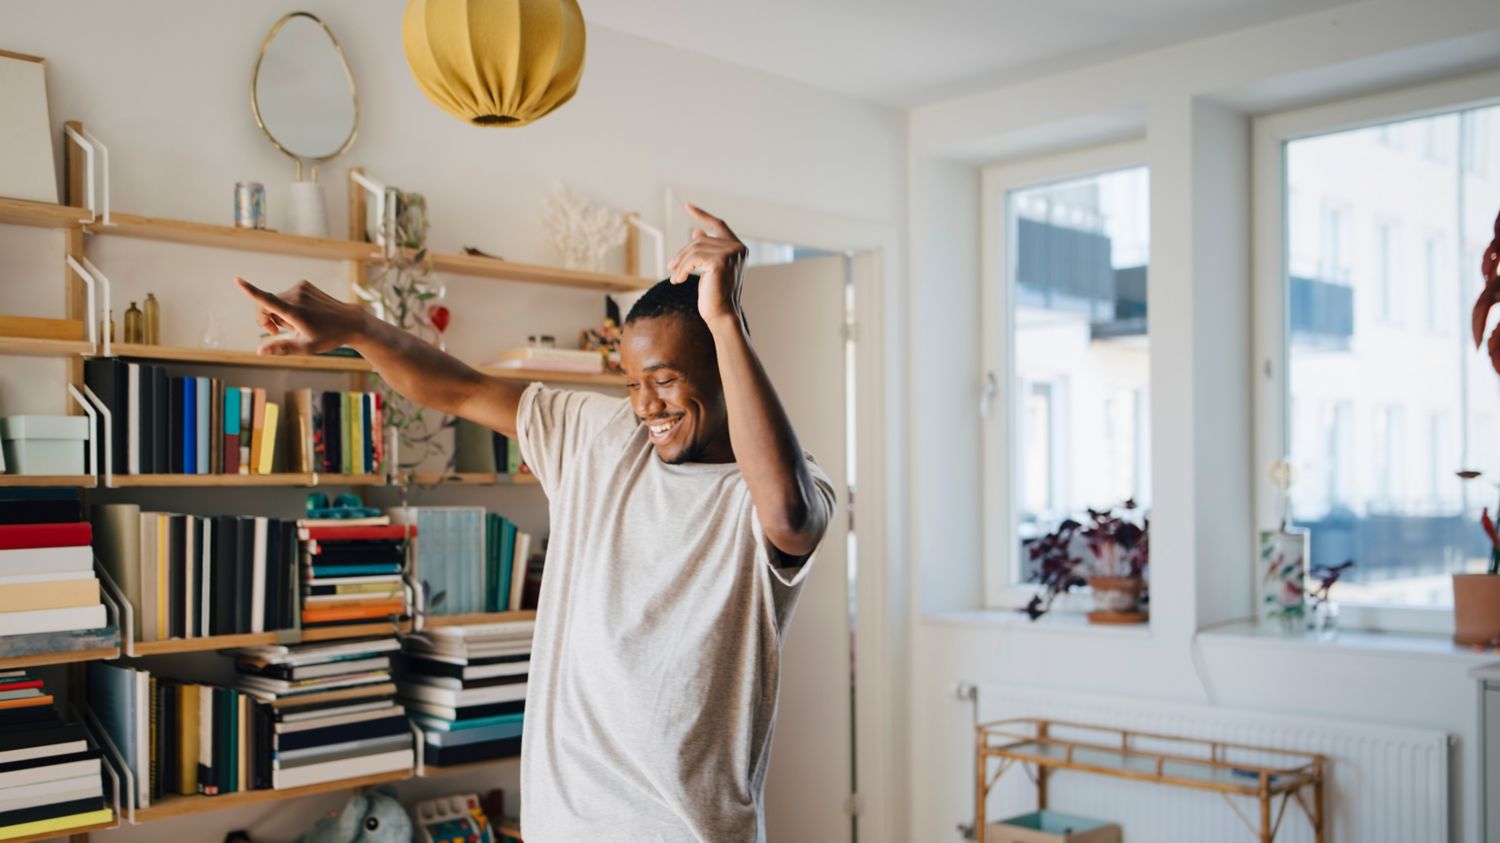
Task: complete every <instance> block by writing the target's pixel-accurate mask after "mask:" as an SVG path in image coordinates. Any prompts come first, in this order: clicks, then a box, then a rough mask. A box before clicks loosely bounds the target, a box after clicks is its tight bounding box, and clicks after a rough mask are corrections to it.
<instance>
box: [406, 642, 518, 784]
mask: <svg viewBox="0 0 1500 843" xmlns="http://www.w3.org/2000/svg"><path fill="white" fill-rule="evenodd" d="M534 626H535V624H534V622H532V621H514V622H508V623H497V624H484V625H475V626H451V627H439V628H436V629H430V630H427V631H425V632H423V633H422V634H421V635H420V636H410V637H408V638H407V639H406V642H405V658H404V660H403V662H404V664H403V670H402V673H401V677H400V681H399V683H398V687H399V692H398V693H399V694H400V697H401V701H402V702H403V703H405V704H406V709H407V712H408V713H409V714H410V715H411V719H412V722H413V723H415V724H417V726H418V728H420V729H421V730H422V732H423V747H422V757H423V763H424V764H428V765H431V766H434V767H443V766H452V765H455V764H468V763H472V762H475V761H489V760H493V759H496V758H508V757H513V756H516V755H519V754H520V752H521V726H522V720H523V717H524V713H525V709H526V675H527V672H528V670H529V669H530V667H531V637H532V631H533V628H534Z"/></svg>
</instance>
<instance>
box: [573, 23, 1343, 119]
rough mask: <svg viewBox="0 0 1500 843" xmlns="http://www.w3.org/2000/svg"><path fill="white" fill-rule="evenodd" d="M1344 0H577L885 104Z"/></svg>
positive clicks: (914, 101) (657, 31) (642, 29)
mask: <svg viewBox="0 0 1500 843" xmlns="http://www.w3.org/2000/svg"><path fill="white" fill-rule="evenodd" d="M1343 2H1348V0H583V3H582V6H583V13H584V17H585V18H586V19H587V20H588V22H589V23H590V24H591V25H599V26H604V27H608V28H610V29H615V30H619V31H621V32H625V33H628V34H631V35H635V36H637V37H640V38H646V39H649V40H652V41H657V42H660V43H662V44H668V45H671V46H674V47H678V48H681V49H684V50H691V51H693V52H697V53H702V54H705V55H708V56H713V57H715V58H719V59H722V60H724V61H728V62H732V63H734V64H739V65H743V66H745V67H750V68H754V69H756V70H761V71H764V72H767V73H774V74H776V75H778V76H785V77H788V78H790V79H795V80H798V81H800V82H804V83H807V84H809V85H813V86H816V87H819V88H825V89H828V90H832V91H837V92H840V93H844V94H849V95H852V96H855V97H859V98H861V99H866V100H872V101H874V102H879V103H884V104H887V105H893V106H912V105H919V104H922V103H926V102H931V101H934V100H937V99H943V98H946V97H950V96H955V95H960V94H964V93H970V92H972V91H975V90H979V89H982V88H984V87H988V86H992V85H996V84H1000V83H1003V82H1006V81H1012V80H1015V79H1020V78H1025V77H1028V76H1036V75H1039V74H1043V73H1049V72H1054V71H1057V70H1061V69H1065V68H1068V67H1075V66H1083V65H1086V64H1092V63H1094V62H1097V61H1102V60H1105V59H1109V58H1114V57H1117V56H1120V55H1125V54H1129V53H1133V52H1138V51H1141V50H1146V49H1150V48H1153V47H1159V46H1163V45H1165V44H1169V43H1173V42H1179V41H1185V40H1190V39H1193V38H1198V37H1202V36H1206V35H1211V34H1214V33H1218V32H1227V31H1229V30H1233V29H1238V28H1241V27H1245V26H1250V25H1253V24H1257V23H1264V22H1266V21H1270V20H1274V19H1276V18H1281V17H1288V16H1291V15H1294V14H1299V13H1304V12H1311V11H1315V10H1318V9H1322V8H1327V7H1330V6H1336V5H1339V4H1340V3H1343Z"/></svg>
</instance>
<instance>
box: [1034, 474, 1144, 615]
mask: <svg viewBox="0 0 1500 843" xmlns="http://www.w3.org/2000/svg"><path fill="white" fill-rule="evenodd" d="M1124 509H1125V511H1126V512H1127V513H1130V512H1134V511H1135V510H1136V505H1135V502H1134V501H1126V502H1125V506H1124ZM1150 526H1151V522H1150V520H1149V519H1142V521H1141V523H1139V524H1137V523H1135V522H1134V521H1133V520H1131V519H1130V518H1128V517H1124V516H1117V515H1115V514H1114V512H1113V511H1112V510H1108V509H1106V510H1093V509H1090V510H1088V523H1087V524H1084V523H1081V522H1079V521H1075V520H1073V519H1071V518H1070V519H1068V520H1066V521H1063V522H1062V523H1061V524H1059V525H1058V526H1057V529H1055V530H1053V531H1052V532H1051V533H1048V534H1047V535H1045V536H1043V537H1041V538H1039V539H1037V540H1036V541H1035V542H1033V543H1032V545H1031V547H1030V548H1029V549H1028V551H1027V553H1028V554H1029V556H1030V557H1031V559H1032V562H1033V563H1035V564H1036V566H1037V569H1038V572H1039V575H1040V582H1041V586H1042V590H1041V591H1039V592H1038V593H1037V594H1035V595H1034V596H1033V597H1032V598H1031V600H1030V601H1029V602H1028V603H1027V604H1026V606H1025V608H1024V609H1023V610H1022V611H1024V612H1025V613H1026V614H1027V616H1028V617H1030V618H1031V619H1032V620H1036V619H1037V618H1039V617H1041V616H1042V615H1044V614H1046V613H1047V610H1049V609H1050V608H1052V603H1053V601H1054V600H1056V599H1057V597H1058V596H1059V595H1062V594H1065V593H1067V592H1069V591H1071V590H1072V589H1074V588H1076V587H1078V586H1081V585H1084V584H1087V585H1088V586H1089V588H1090V590H1091V591H1092V592H1093V598H1094V611H1092V612H1089V615H1088V617H1089V622H1090V623H1141V622H1144V621H1145V620H1147V615H1146V613H1145V612H1144V611H1142V610H1141V606H1142V599H1143V597H1144V595H1145V593H1146V582H1145V572H1146V566H1147V564H1149V562H1150V544H1151V543H1150Z"/></svg>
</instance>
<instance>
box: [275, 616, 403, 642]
mask: <svg viewBox="0 0 1500 843" xmlns="http://www.w3.org/2000/svg"><path fill="white" fill-rule="evenodd" d="M400 628H401V634H403V635H405V634H406V633H408V632H411V621H409V620H404V621H401V622H400ZM395 633H396V628H395V627H393V626H392V625H391V622H390V621H379V622H377V623H357V624H348V625H345V626H312V627H303V628H302V640H301V642H300V643H302V644H311V643H314V642H316V641H342V640H344V639H346V638H377V637H379V636H382V635H394V634H395Z"/></svg>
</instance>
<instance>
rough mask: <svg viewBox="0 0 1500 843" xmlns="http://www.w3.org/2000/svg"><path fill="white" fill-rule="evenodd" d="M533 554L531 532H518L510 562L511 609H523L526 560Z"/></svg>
mask: <svg viewBox="0 0 1500 843" xmlns="http://www.w3.org/2000/svg"><path fill="white" fill-rule="evenodd" d="M530 556H531V534H530V533H516V553H515V555H514V556H513V557H511V563H510V610H511V611H512V612H518V611H520V610H521V595H522V593H523V592H524V591H525V590H526V560H527V559H528V558H530Z"/></svg>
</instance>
